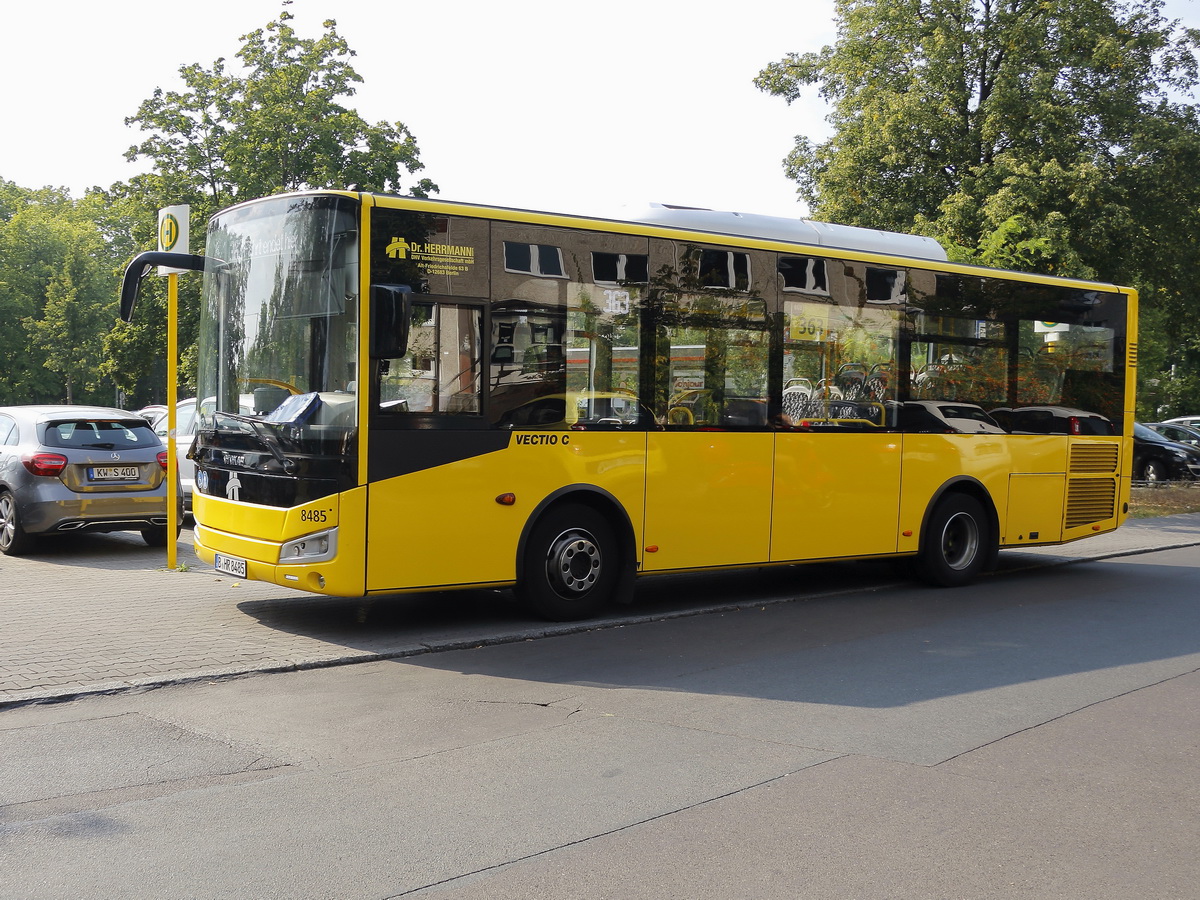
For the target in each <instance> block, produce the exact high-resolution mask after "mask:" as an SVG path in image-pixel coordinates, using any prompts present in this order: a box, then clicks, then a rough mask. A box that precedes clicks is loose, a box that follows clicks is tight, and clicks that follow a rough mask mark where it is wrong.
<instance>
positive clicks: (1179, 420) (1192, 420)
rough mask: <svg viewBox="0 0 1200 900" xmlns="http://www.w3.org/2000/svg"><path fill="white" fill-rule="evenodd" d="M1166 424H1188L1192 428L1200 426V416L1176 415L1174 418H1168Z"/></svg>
mask: <svg viewBox="0 0 1200 900" xmlns="http://www.w3.org/2000/svg"><path fill="white" fill-rule="evenodd" d="M1165 424H1169V425H1187V426H1189V427H1190V428H1200V416H1176V417H1175V418H1174V419H1167V421H1166V423H1165Z"/></svg>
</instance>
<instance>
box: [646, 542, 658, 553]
mask: <svg viewBox="0 0 1200 900" xmlns="http://www.w3.org/2000/svg"><path fill="white" fill-rule="evenodd" d="M646 552H647V553H657V552H658V544H651V545H650V546H649V547H647V548H646Z"/></svg>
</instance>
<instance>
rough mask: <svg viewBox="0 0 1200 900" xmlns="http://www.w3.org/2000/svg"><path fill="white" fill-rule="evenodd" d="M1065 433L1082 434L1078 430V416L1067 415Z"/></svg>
mask: <svg viewBox="0 0 1200 900" xmlns="http://www.w3.org/2000/svg"><path fill="white" fill-rule="evenodd" d="M1067 434H1082V432H1081V431H1080V430H1079V416H1067Z"/></svg>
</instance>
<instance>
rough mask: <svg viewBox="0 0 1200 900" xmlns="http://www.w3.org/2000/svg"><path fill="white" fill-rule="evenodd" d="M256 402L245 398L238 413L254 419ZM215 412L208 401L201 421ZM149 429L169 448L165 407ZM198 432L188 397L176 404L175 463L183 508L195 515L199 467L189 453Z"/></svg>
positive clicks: (194, 401)
mask: <svg viewBox="0 0 1200 900" xmlns="http://www.w3.org/2000/svg"><path fill="white" fill-rule="evenodd" d="M253 402H254V398H253V397H252V396H251V395H249V394H243V395H242V396H241V398H240V401H239V405H238V412H240V413H241V414H242V415H244V416H252V415H254V406H253ZM215 408H216V404H215V403H214V402H213V399H212V398H211V397H209V398H208V399H207V400H205V401H204V403H203V404H201V406H200V417H203V416H206V415H211V414H212V411H213V410H214V409H215ZM150 427H151V428H153V429H154V433H155V434H156V435H158V438H159V440H161V441H162V444H163V446H164V447H165V446H167V438H168V429H167V408H166V407H165V406H164V407H162V410H161V411H160V412H158V413H156V414H155V415H154V417H153V418H152V419H151V420H150ZM199 428H200V422H199V421H198V417H197V415H196V398H195V397H189V398H188V399H187V400H180V401H179V402H178V403H177V404H175V459H176V463H177V465H178V466H179V484H180V490H181V491H182V492H183V508H184V510H185V511H187V512H189V513H190V512H191V511H192V491H193V490H195V487H196V464H195V463H194V462H192V460H191V458H190V457H189V456H188V452H189V451H190V450H191V449H192V442H193V441H195V439H196V432H197V431H198V430H199Z"/></svg>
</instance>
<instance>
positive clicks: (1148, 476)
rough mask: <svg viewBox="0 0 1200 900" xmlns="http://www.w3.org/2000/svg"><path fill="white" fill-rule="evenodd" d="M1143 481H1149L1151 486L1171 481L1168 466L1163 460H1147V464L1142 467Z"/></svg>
mask: <svg viewBox="0 0 1200 900" xmlns="http://www.w3.org/2000/svg"><path fill="white" fill-rule="evenodd" d="M1142 480H1143V481H1149V482H1150V483H1151V484H1157V483H1158V482H1160V481H1168V480H1170V476H1169V474H1168V473H1167V467H1166V465H1164V464H1163V462H1162V460H1158V459H1148V460H1146V464H1145V465H1144V466H1143V467H1142Z"/></svg>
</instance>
